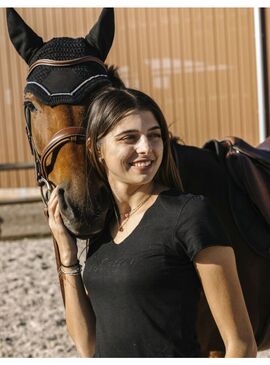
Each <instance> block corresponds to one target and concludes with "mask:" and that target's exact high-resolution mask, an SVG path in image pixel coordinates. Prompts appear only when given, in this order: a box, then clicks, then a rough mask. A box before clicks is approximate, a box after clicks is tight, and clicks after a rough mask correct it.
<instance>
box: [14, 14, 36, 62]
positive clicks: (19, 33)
mask: <svg viewBox="0 0 270 365" xmlns="http://www.w3.org/2000/svg"><path fill="white" fill-rule="evenodd" d="M7 26H8V32H9V37H10V40H11V42H12V43H13V45H14V47H15V49H16V51H17V52H18V53H19V54H20V55H21V56H22V58H23V59H24V60H25V62H26V63H27V64H29V63H30V60H31V58H32V57H33V56H34V54H35V53H36V51H37V50H38V49H39V48H40V47H42V45H43V40H42V38H40V37H39V36H38V35H37V34H36V33H35V32H34V31H33V30H32V29H31V28H30V27H29V26H28V25H27V24H26V23H25V22H24V21H23V19H22V18H21V17H20V15H19V14H18V13H17V12H16V11H15V10H14V9H13V8H8V9H7Z"/></svg>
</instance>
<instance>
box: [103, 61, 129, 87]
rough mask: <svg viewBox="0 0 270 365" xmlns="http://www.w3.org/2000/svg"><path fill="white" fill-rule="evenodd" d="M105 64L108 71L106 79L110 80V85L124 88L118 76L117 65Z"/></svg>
mask: <svg viewBox="0 0 270 365" xmlns="http://www.w3.org/2000/svg"><path fill="white" fill-rule="evenodd" d="M105 66H106V68H107V72H108V79H109V80H110V81H111V83H112V85H113V86H114V87H117V88H119V89H121V88H125V87H126V86H125V84H124V82H123V81H122V80H121V78H120V76H119V73H118V67H117V66H114V65H111V66H108V65H105Z"/></svg>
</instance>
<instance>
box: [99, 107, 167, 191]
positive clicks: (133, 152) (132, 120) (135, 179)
mask: <svg viewBox="0 0 270 365" xmlns="http://www.w3.org/2000/svg"><path fill="white" fill-rule="evenodd" d="M100 151H101V157H102V158H103V163H104V165H105V169H106V171H107V177H108V181H109V183H110V185H111V187H112V186H114V185H115V184H118V183H124V184H129V185H143V184H146V183H149V182H150V181H152V180H153V178H154V176H155V175H156V173H157V171H158V169H159V167H160V165H161V162H162V156H163V141H162V137H161V130H160V127H159V124H158V122H157V121H156V119H155V117H154V115H153V114H152V113H151V112H150V111H138V112H134V113H132V114H129V115H128V116H126V117H125V118H123V119H122V120H121V121H120V122H119V123H118V124H117V125H116V127H115V128H114V129H113V130H111V131H110V132H109V133H108V134H107V135H106V136H105V137H103V138H102V139H101V146H100Z"/></svg>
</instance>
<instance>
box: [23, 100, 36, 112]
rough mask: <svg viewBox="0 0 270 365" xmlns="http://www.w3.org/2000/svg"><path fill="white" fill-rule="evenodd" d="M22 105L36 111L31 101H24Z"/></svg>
mask: <svg viewBox="0 0 270 365" xmlns="http://www.w3.org/2000/svg"><path fill="white" fill-rule="evenodd" d="M24 106H25V107H26V108H27V109H29V110H30V112H36V111H37V108H36V107H35V105H34V104H33V103H32V102H31V101H26V102H25V103H24Z"/></svg>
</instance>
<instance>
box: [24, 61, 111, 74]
mask: <svg viewBox="0 0 270 365" xmlns="http://www.w3.org/2000/svg"><path fill="white" fill-rule="evenodd" d="M85 62H95V63H98V64H99V65H100V66H102V67H103V68H104V70H105V71H106V73H107V69H106V66H105V65H104V63H103V62H102V61H101V60H100V59H99V58H97V57H93V56H84V57H79V58H73V59H72V60H60V61H59V60H50V59H46V58H43V59H41V60H37V61H36V62H34V63H33V64H32V65H31V66H30V67H29V71H28V76H29V75H30V73H31V72H32V71H33V70H34V69H35V68H36V67H37V66H53V67H68V66H73V65H78V64H79V63H85Z"/></svg>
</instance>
